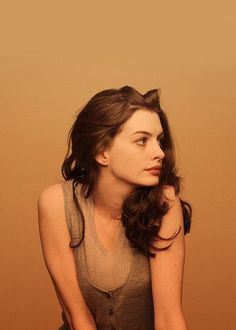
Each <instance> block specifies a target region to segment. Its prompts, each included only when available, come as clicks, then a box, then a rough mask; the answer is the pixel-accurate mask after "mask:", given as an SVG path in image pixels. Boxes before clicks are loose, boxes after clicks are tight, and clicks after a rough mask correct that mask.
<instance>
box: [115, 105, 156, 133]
mask: <svg viewBox="0 0 236 330" xmlns="http://www.w3.org/2000/svg"><path fill="white" fill-rule="evenodd" d="M122 131H123V132H124V133H128V134H132V133H133V132H135V131H149V132H150V133H153V134H155V133H159V132H160V131H162V126H161V122H160V119H159V116H158V114H157V113H156V112H154V111H151V110H146V109H139V110H136V111H135V112H134V113H133V115H132V116H131V117H130V118H129V119H128V120H127V121H126V123H125V124H124V126H123V130H122Z"/></svg>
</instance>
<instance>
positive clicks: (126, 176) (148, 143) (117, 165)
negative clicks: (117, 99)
mask: <svg viewBox="0 0 236 330" xmlns="http://www.w3.org/2000/svg"><path fill="white" fill-rule="evenodd" d="M162 138H163V130H162V126H161V123H160V119H159V116H158V115H157V114H156V113H155V112H154V111H149V110H146V109H139V110H136V111H135V112H134V114H133V115H132V116H131V117H130V118H129V120H127V122H126V123H125V124H124V126H123V129H122V131H121V132H120V133H119V134H118V135H117V136H116V137H115V138H114V140H113V142H112V144H111V146H110V147H109V148H108V149H107V150H106V151H105V152H104V154H105V156H106V157H107V166H106V168H107V170H108V172H109V173H110V174H111V175H112V176H113V177H114V178H115V179H117V180H118V181H119V180H121V181H123V182H126V183H128V184H130V185H132V186H153V185H156V184H158V182H159V176H160V172H158V171H155V170H153V171H151V170H148V169H150V168H152V167H156V166H158V167H160V166H161V165H162V159H163V158H164V156H165V155H164V152H163V151H162V149H161V145H160V140H161V139H162Z"/></svg>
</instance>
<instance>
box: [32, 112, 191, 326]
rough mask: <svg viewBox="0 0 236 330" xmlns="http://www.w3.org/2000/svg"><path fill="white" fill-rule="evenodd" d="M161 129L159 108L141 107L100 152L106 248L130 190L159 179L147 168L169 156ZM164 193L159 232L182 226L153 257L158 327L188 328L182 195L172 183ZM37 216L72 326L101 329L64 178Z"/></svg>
mask: <svg viewBox="0 0 236 330" xmlns="http://www.w3.org/2000/svg"><path fill="white" fill-rule="evenodd" d="M140 130H142V131H147V132H149V135H147V134H143V133H139V134H133V133H135V132H136V131H140ZM161 132H162V127H161V124H160V120H159V117H158V115H157V114H156V113H154V112H151V111H147V110H145V109H140V110H137V111H136V112H135V113H134V114H133V115H132V117H131V118H130V119H129V120H128V121H127V122H126V123H125V125H124V127H123V130H122V131H121V133H120V134H119V135H117V136H116V137H115V139H114V141H113V143H112V144H111V146H110V147H109V148H107V149H105V150H103V151H102V152H101V153H100V154H98V155H97V156H96V160H97V162H98V163H99V164H100V165H101V168H100V176H99V180H98V182H97V185H96V187H95V189H94V191H93V194H92V198H93V202H94V206H95V220H96V221H95V225H96V227H97V228H96V229H97V233H98V236H99V237H100V240H101V241H102V242H103V244H104V246H106V247H107V248H111V247H112V244H111V243H112V241H111V239H110V238H109V236H107V235H106V234H105V233H104V231H102V230H101V228H102V227H103V226H105V228H106V232H109V233H110V234H111V235H112V233H114V231H116V230H117V223H118V222H120V221H117V219H119V218H120V214H121V206H122V203H123V200H124V198H125V197H126V196H127V194H129V193H130V192H131V191H132V190H133V189H135V188H136V187H137V186H140V185H144V186H146V185H147V186H152V185H157V184H158V180H159V177H158V175H153V174H151V173H150V172H147V171H146V169H147V168H150V167H153V166H156V165H159V164H161V161H162V159H163V158H164V153H163V151H162V149H161V147H160V138H159V137H158V136H159V135H160V133H161ZM111 187H112V189H110V188H111ZM164 193H165V195H166V197H167V198H168V203H169V206H170V210H169V211H168V213H167V214H166V215H165V216H164V217H163V220H162V227H161V229H160V235H161V236H162V237H169V236H171V235H173V233H174V232H176V231H177V230H178V228H179V227H181V231H180V233H179V235H178V236H177V237H176V238H175V239H174V240H173V244H172V246H171V247H170V248H169V249H168V250H166V251H163V252H161V253H159V254H158V258H155V259H150V267H151V278H152V292H153V302H154V314H155V329H158V330H186V329H187V327H186V323H185V320H184V317H183V313H182V307H181V297H182V278H183V265H184V233H183V216H182V211H181V205H180V200H179V197H178V196H176V195H175V193H174V190H173V189H172V188H171V187H169V188H167V189H166V190H165V192H164ZM98 220H102V221H100V222H99V221H98ZM38 221H39V232H40V239H41V244H42V250H43V254H44V260H45V263H46V266H47V268H48V271H49V273H50V276H51V278H52V281H53V284H54V286H55V289H56V293H57V295H58V299H59V302H60V304H61V306H62V308H63V310H64V312H65V314H66V317H67V319H68V321H69V323H70V328H71V329H72V330H96V325H95V322H94V319H93V316H92V314H91V312H90V310H89V308H88V306H87V304H86V302H85V300H84V298H83V295H82V293H81V290H80V288H79V286H78V282H77V277H76V270H75V263H74V257H73V252H72V250H71V249H70V248H69V243H70V234H69V232H68V228H67V225H66V219H65V208H64V196H63V191H62V187H61V185H60V184H55V185H52V186H50V187H48V188H46V189H44V190H43V191H42V193H41V194H40V196H39V200H38ZM169 243H170V242H168V244H169ZM164 244H166V243H164ZM155 246H163V242H157V243H156V244H155ZM65 270H66V271H65Z"/></svg>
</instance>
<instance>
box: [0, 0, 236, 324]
mask: <svg viewBox="0 0 236 330" xmlns="http://www.w3.org/2000/svg"><path fill="white" fill-rule="evenodd" d="M234 14H235V1H233V0H231V1H229V0H226V1H210V0H205V1H203V0H200V1H181V0H180V1H165V2H164V1H148V0H147V1H138V0H137V1H128V0H127V1H119V2H117V1H87V2H82V1H68V2H65V1H63V2H62V1H52V0H48V1H25V0H23V1H10V2H8V5H7V6H6V7H5V8H4V9H1V16H2V17H1V18H0V22H1V23H0V24H1V25H2V26H1V28H0V31H1V32H0V33H1V39H0V40H1V42H0V48H1V59H0V61H1V75H0V82H1V88H0V91H1V92H0V93H1V96H0V102H1V112H0V122H1V128H0V130H1V139H0V143H1V184H0V189H1V196H0V198H1V222H0V224H1V225H0V226H1V228H0V233H1V240H0V245H1V246H0V251H1V252H0V254H1V273H0V274H1V275H0V276H1V281H0V290H1V292H0V296H1V307H0V313H1V321H0V328H1V329H7V330H13V329H16V328H17V329H24V330H32V329H34V330H41V329H44V330H52V329H57V326H58V325H59V324H60V315H59V311H60V308H59V305H58V303H57V300H56V297H55V294H54V289H53V287H52V284H51V280H50V278H49V276H48V274H47V271H46V269H45V266H44V263H43V259H42V254H41V250H40V245H39V236H38V229H37V209H36V203H37V198H38V195H39V193H40V191H41V190H42V189H43V188H44V187H46V186H47V185H50V184H52V183H55V182H57V181H58V180H59V179H61V176H60V166H61V163H62V161H63V158H64V155H65V151H66V136H67V132H68V130H69V128H70V125H71V124H72V122H73V120H74V116H75V113H76V110H77V109H78V108H79V107H81V106H82V105H83V104H84V103H85V102H86V101H87V100H88V99H89V98H90V97H91V96H92V95H93V94H95V93H96V92H97V91H100V90H102V89H105V88H110V87H121V86H122V85H125V84H129V85H131V86H133V87H136V88H137V89H138V90H139V91H141V92H145V91H146V90H148V89H151V88H156V87H160V88H161V90H162V104H163V107H164V109H165V110H166V112H167V114H168V116H169V119H170V124H171V127H172V129H173V130H174V135H175V137H176V140H177V156H178V164H179V167H180V174H181V175H182V176H183V177H184V179H185V181H184V193H183V197H185V198H186V199H187V200H189V201H191V203H192V204H193V207H194V217H193V225H192V232H191V235H188V236H187V237H186V246H187V255H186V265H185V281H184V296H183V305H184V311H185V315H186V319H187V322H188V324H189V329H191V330H199V329H201V330H209V329H212V330H233V329H236V314H235V303H236V295H235V291H236V283H235V278H236V265H235V262H234V260H235V256H234V254H235V245H236V244H235V242H236V239H235V233H236V217H235V197H236V196H235V168H236V156H235V155H236V153H235V151H236V150H235V149H236V148H235V124H236V114H235V113H236V111H235V105H236V96H235V95H236V93H235V88H236V80H235V78H236V75H235V73H236V66H235V64H236V60H235V59H236V47H235V28H236V23H235V22H236V20H235V16H234ZM127 330H128V329H127Z"/></svg>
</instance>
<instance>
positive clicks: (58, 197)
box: [38, 183, 64, 211]
mask: <svg viewBox="0 0 236 330" xmlns="http://www.w3.org/2000/svg"><path fill="white" fill-rule="evenodd" d="M63 203H64V196H63V191H62V187H61V184H60V183H56V184H53V185H51V186H49V187H46V188H45V189H44V190H43V191H42V192H41V193H40V195H39V198H38V209H39V210H41V211H47V210H48V211H49V210H57V209H59V208H61V207H62V206H63V205H64V204H63Z"/></svg>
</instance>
